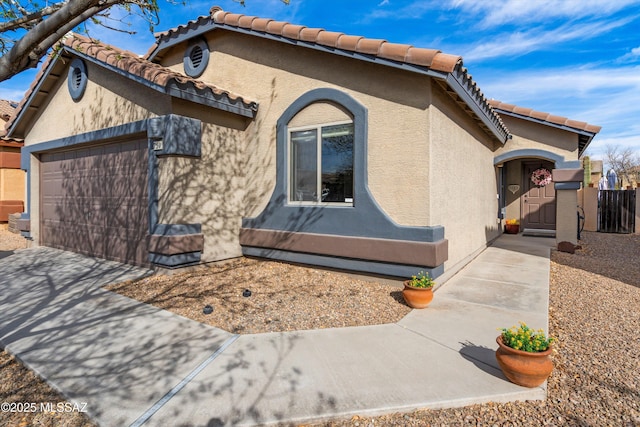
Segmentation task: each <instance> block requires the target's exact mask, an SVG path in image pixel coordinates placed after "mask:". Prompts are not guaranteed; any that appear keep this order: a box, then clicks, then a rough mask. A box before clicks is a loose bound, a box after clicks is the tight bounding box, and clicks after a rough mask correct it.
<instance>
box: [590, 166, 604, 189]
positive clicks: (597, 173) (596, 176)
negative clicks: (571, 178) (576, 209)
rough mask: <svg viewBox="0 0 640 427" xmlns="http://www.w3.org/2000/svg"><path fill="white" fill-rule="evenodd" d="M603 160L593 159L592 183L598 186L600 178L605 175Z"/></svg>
mask: <svg viewBox="0 0 640 427" xmlns="http://www.w3.org/2000/svg"><path fill="white" fill-rule="evenodd" d="M602 166H603V164H602V160H591V181H590V182H591V184H593V185H594V187H597V186H598V183H599V182H600V178H602V177H603V176H604V171H603V167H602Z"/></svg>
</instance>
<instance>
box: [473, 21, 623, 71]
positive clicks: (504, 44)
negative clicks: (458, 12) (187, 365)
mask: <svg viewBox="0 0 640 427" xmlns="http://www.w3.org/2000/svg"><path fill="white" fill-rule="evenodd" d="M631 20H632V18H623V19H619V20H616V21H612V22H607V23H603V22H592V23H586V24H575V23H566V24H564V25H562V26H560V27H557V28H555V29H552V30H548V29H545V28H541V27H536V28H531V29H528V30H526V31H520V32H515V33H508V34H497V35H492V36H491V39H490V41H488V42H481V43H479V44H476V45H475V46H472V47H471V48H470V49H469V50H468V51H466V52H464V51H463V52H462V57H463V58H464V59H465V61H481V60H485V59H490V58H496V57H501V56H521V55H525V54H527V53H530V52H533V51H536V50H540V49H548V48H549V46H553V45H557V44H561V43H565V42H569V41H572V40H581V41H583V40H588V39H590V38H594V37H598V36H600V35H602V34H605V33H607V32H609V31H611V30H614V29H616V28H620V27H623V26H624V25H626V24H628V23H629V22H630V21H631Z"/></svg>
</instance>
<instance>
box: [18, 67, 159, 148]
mask: <svg viewBox="0 0 640 427" xmlns="http://www.w3.org/2000/svg"><path fill="white" fill-rule="evenodd" d="M66 74H67V69H65V71H64V73H63V77H61V78H60V80H59V81H58V83H57V84H56V85H55V86H54V89H53V90H52V93H51V94H50V95H49V101H48V104H47V105H44V106H42V107H41V108H40V110H39V113H38V114H37V115H36V116H35V117H34V119H33V124H32V125H31V128H30V129H28V130H27V132H26V137H25V145H27V146H28V145H32V144H36V143H39V142H44V141H50V140H53V139H58V138H62V137H65V136H69V135H75V134H78V133H83V132H90V131H93V130H98V129H104V128H107V127H111V126H118V125H121V124H125V123H129V122H133V121H136V120H142V119H146V118H149V117H155V116H158V115H163V114H168V113H170V108H171V104H170V97H169V96H167V95H163V94H161V93H159V92H157V91H155V90H152V89H149V88H146V87H144V86H142V85H140V84H136V83H134V82H132V81H131V80H129V79H127V78H125V77H122V76H119V75H117V74H115V73H112V72H110V71H107V70H105V69H103V68H100V67H96V66H94V65H92V64H91V63H87V75H88V76H89V81H88V83H87V88H86V90H85V93H84V95H83V97H82V98H81V99H80V100H79V101H77V102H75V101H74V100H73V99H72V98H71V95H69V90H68V88H67V78H66Z"/></svg>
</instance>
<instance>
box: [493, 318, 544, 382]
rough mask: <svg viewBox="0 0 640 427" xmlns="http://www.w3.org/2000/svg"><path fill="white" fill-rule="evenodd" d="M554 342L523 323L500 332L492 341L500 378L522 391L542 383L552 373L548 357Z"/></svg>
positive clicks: (541, 332)
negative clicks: (494, 341)
mask: <svg viewBox="0 0 640 427" xmlns="http://www.w3.org/2000/svg"><path fill="white" fill-rule="evenodd" d="M554 341H555V340H554V338H553V337H550V336H549V337H547V336H546V335H545V333H544V331H543V330H542V329H538V330H533V329H531V328H529V327H528V326H527V325H526V323H524V322H520V326H519V327H516V326H513V327H511V328H510V329H507V328H502V333H501V334H500V335H499V336H498V338H496V342H497V343H498V349H497V350H496V359H497V360H498V365H500V369H502V372H503V373H504V376H505V377H507V378H508V379H509V381H511V382H513V383H515V384H518V385H521V386H524V387H537V386H539V385H541V384H542V383H544V382H545V381H546V380H547V378H549V375H551V371H553V362H552V361H551V358H550V355H551V351H552V344H553V343H554Z"/></svg>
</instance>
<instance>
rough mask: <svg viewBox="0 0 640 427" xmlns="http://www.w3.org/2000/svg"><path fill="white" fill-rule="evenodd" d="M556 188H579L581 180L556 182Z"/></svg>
mask: <svg viewBox="0 0 640 427" xmlns="http://www.w3.org/2000/svg"><path fill="white" fill-rule="evenodd" d="M554 188H555V189H556V190H579V189H580V182H556V183H554Z"/></svg>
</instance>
